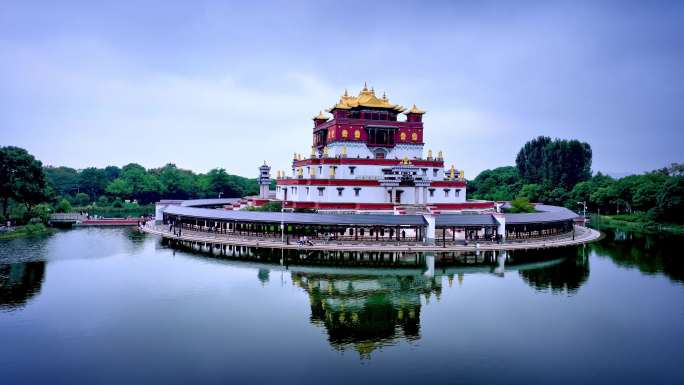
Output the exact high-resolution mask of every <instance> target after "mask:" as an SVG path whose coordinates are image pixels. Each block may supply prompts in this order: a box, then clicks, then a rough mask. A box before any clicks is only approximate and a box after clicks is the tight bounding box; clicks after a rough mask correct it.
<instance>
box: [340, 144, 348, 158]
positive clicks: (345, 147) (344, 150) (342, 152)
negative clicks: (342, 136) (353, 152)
mask: <svg viewBox="0 0 684 385" xmlns="http://www.w3.org/2000/svg"><path fill="white" fill-rule="evenodd" d="M341 155H342V157H346V156H347V146H346V145H342V151H341Z"/></svg>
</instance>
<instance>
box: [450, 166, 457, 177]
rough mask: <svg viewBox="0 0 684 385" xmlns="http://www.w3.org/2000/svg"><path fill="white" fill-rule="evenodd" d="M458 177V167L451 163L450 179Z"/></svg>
mask: <svg viewBox="0 0 684 385" xmlns="http://www.w3.org/2000/svg"><path fill="white" fill-rule="evenodd" d="M454 178H456V167H454V165H453V164H452V165H451V170H449V179H454Z"/></svg>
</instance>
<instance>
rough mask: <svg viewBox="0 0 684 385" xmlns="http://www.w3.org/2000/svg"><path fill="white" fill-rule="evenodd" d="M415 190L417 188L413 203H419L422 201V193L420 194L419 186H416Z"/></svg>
mask: <svg viewBox="0 0 684 385" xmlns="http://www.w3.org/2000/svg"><path fill="white" fill-rule="evenodd" d="M414 190H415V191H414V192H415V199H414V202H413V203H415V204H418V203H420V195H419V194H418V187H415V188H414Z"/></svg>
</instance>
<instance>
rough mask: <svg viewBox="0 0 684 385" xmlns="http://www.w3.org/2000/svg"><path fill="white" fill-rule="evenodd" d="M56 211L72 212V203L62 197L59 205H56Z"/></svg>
mask: <svg viewBox="0 0 684 385" xmlns="http://www.w3.org/2000/svg"><path fill="white" fill-rule="evenodd" d="M55 211H56V212H58V213H68V212H71V203H69V201H68V200H66V199H64V198H62V199H61V200H60V201H59V203H57V206H55Z"/></svg>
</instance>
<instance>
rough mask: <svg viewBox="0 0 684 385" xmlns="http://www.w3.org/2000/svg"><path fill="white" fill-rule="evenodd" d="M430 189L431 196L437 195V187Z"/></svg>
mask: <svg viewBox="0 0 684 385" xmlns="http://www.w3.org/2000/svg"><path fill="white" fill-rule="evenodd" d="M428 191H430V197H433V196H435V189H433V188H431V189H429V190H428Z"/></svg>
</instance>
